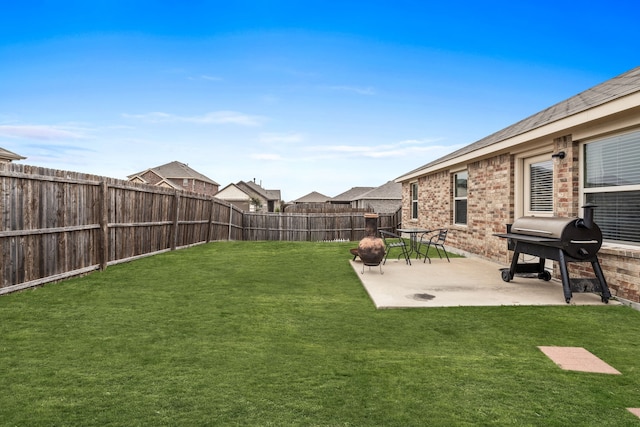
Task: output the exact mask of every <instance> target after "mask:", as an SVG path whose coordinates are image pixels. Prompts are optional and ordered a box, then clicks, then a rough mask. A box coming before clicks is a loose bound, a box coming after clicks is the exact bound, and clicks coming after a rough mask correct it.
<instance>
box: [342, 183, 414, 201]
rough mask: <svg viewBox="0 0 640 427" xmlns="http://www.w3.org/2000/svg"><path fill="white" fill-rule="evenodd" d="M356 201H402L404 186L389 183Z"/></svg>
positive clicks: (357, 198) (362, 195) (359, 197)
mask: <svg viewBox="0 0 640 427" xmlns="http://www.w3.org/2000/svg"><path fill="white" fill-rule="evenodd" d="M354 200H402V184H400V183H399V182H395V181H387V182H386V183H384V184H382V185H381V186H380V187H376V188H374V189H372V190H370V191H367V192H366V193H364V194H361V195H360V196H358V197H356V198H355V199H354Z"/></svg>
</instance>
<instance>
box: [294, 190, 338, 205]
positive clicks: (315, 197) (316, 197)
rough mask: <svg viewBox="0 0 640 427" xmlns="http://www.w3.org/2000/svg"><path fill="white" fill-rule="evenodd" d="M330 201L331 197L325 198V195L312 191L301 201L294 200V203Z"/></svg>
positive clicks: (300, 199)
mask: <svg viewBox="0 0 640 427" xmlns="http://www.w3.org/2000/svg"><path fill="white" fill-rule="evenodd" d="M329 199H330V197H328V196H325V195H324V194H321V193H318V192H317V191H312V192H311V193H309V194H307V195H306V196H302V197H300V198H299V199H296V200H294V201H293V203H326V202H327V201H328V200H329Z"/></svg>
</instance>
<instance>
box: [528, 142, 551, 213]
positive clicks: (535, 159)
mask: <svg viewBox="0 0 640 427" xmlns="http://www.w3.org/2000/svg"><path fill="white" fill-rule="evenodd" d="M549 160H553V159H552V158H551V152H549V153H544V154H539V155H537V156H530V157H527V158H524V159H522V191H523V195H522V196H523V197H522V211H523V213H524V216H540V217H551V216H553V214H554V212H555V207H556V196H555V194H556V184H555V181H554V183H553V198H552V203H553V204H552V209H551V211H550V212H548V211H532V210H530V209H529V207H528V206H530V202H531V200H530V199H531V177H530V174H529V167H530V166H531V165H532V164H534V163H541V162H544V161H549ZM554 169H555V168H554ZM554 172H555V171H554Z"/></svg>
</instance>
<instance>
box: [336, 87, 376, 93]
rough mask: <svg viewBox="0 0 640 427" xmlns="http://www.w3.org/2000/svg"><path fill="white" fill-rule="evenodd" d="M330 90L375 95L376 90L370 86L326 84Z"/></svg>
mask: <svg viewBox="0 0 640 427" xmlns="http://www.w3.org/2000/svg"><path fill="white" fill-rule="evenodd" d="M327 88H328V89H330V90H337V91H345V92H353V93H356V94H358V95H375V94H376V91H375V89H373V88H372V87H371V86H367V87H359V86H327Z"/></svg>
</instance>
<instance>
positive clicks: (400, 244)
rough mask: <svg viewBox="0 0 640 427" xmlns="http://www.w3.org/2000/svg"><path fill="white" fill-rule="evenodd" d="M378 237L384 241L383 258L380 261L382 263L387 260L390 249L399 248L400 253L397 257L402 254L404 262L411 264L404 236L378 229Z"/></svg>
mask: <svg viewBox="0 0 640 427" xmlns="http://www.w3.org/2000/svg"><path fill="white" fill-rule="evenodd" d="M380 237H382V240H383V241H384V260H383V261H382V264H384V263H386V262H387V257H388V256H389V252H390V251H391V249H394V248H399V249H400V254H399V255H398V259H400V257H401V256H403V257H404V260H405V261H406V263H407V264H409V265H411V259H409V249H408V247H407V243H406V242H405V240H404V238H402V237H401V236H399V235H397V234H394V233H391V232H389V231H384V230H380Z"/></svg>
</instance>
